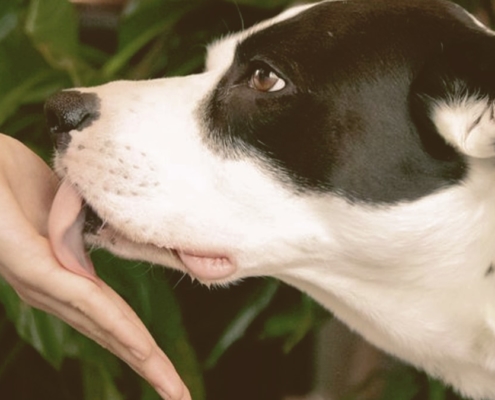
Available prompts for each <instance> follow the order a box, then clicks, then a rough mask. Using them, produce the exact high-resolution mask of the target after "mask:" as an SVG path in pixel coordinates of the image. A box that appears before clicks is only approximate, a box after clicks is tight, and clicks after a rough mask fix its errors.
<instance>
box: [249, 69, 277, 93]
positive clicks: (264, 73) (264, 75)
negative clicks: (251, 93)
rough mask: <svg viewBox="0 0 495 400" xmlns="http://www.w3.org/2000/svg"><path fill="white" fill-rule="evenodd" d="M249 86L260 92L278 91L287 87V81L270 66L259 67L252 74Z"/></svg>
mask: <svg viewBox="0 0 495 400" xmlns="http://www.w3.org/2000/svg"><path fill="white" fill-rule="evenodd" d="M249 86H250V87H252V88H253V89H255V90H258V91H260V92H277V91H279V90H282V89H283V88H284V87H285V81H284V80H283V79H281V78H280V77H279V76H278V75H277V74H276V73H275V72H273V71H272V70H270V69H268V68H258V69H256V71H254V74H253V75H252V76H251V79H250V80H249Z"/></svg>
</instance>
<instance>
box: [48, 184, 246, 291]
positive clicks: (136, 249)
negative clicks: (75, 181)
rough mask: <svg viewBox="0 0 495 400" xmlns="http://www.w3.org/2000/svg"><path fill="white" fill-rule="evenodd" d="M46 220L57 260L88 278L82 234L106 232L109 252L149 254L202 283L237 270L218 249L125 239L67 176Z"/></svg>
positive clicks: (226, 277) (134, 255)
mask: <svg viewBox="0 0 495 400" xmlns="http://www.w3.org/2000/svg"><path fill="white" fill-rule="evenodd" d="M48 221H49V222H48V235H49V240H50V244H51V247H52V250H53V253H54V254H55V256H56V258H57V260H58V261H59V262H60V264H62V266H64V267H65V268H66V269H68V270H70V271H72V272H74V273H77V274H79V275H83V276H86V277H88V278H91V279H94V277H95V270H94V266H93V264H92V262H91V259H90V257H89V255H88V253H87V251H86V246H85V241H84V236H92V237H99V238H101V237H102V236H106V237H107V240H106V242H108V245H103V247H107V248H108V249H109V250H110V251H112V252H115V253H123V254H122V255H123V256H124V257H126V258H133V259H147V258H150V257H146V255H148V256H149V255H151V259H147V261H151V262H154V263H159V264H164V265H166V266H170V267H174V268H176V269H179V270H182V271H183V272H187V273H189V274H190V275H192V276H193V277H195V278H197V279H198V280H200V281H202V282H205V283H210V282H222V281H225V280H231V278H232V276H233V275H234V274H235V272H236V270H237V268H236V265H235V264H234V263H233V262H232V258H231V257H229V256H227V255H225V252H222V251H212V250H205V249H200V250H198V249H189V248H188V247H187V245H185V246H182V245H181V246H177V247H175V248H173V247H167V246H161V245H156V244H153V243H141V242H136V241H134V240H132V239H129V238H128V237H127V236H126V235H125V233H123V232H120V231H118V230H117V229H115V228H113V227H112V226H111V224H110V223H109V222H107V221H105V220H104V219H103V218H101V217H100V216H99V214H98V212H97V211H96V210H95V209H94V208H93V207H92V206H90V205H89V204H87V203H86V201H85V200H84V199H83V197H82V196H81V195H80V194H79V193H78V191H77V190H76V188H75V187H74V186H73V185H72V184H70V183H69V182H68V181H67V180H64V181H62V183H61V185H60V187H59V189H58V191H57V193H56V195H55V198H54V200H53V204H52V208H51V211H50V216H49V220H48ZM104 231H105V232H106V235H103V232H104ZM117 238H118V240H116V239H117ZM103 241H105V240H103ZM115 242H119V243H120V246H118V247H119V248H113V247H114V246H115ZM122 249H126V250H124V251H122ZM129 249H130V252H129V251H128V250H129ZM114 250H116V251H114ZM163 260H166V261H163Z"/></svg>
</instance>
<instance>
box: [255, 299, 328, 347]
mask: <svg viewBox="0 0 495 400" xmlns="http://www.w3.org/2000/svg"><path fill="white" fill-rule="evenodd" d="M323 316H327V313H326V312H323V311H322V308H321V306H319V305H318V304H316V303H315V302H314V301H313V300H312V299H311V298H310V297H308V296H306V295H301V297H300V298H299V302H297V303H295V304H292V305H291V306H290V307H288V308H287V309H286V310H284V311H282V312H279V313H276V314H273V315H271V316H270V317H269V318H268V319H267V320H266V321H265V323H264V326H263V330H262V332H261V334H260V337H261V338H262V339H275V338H283V339H284V346H283V349H284V351H285V352H286V353H288V352H290V351H291V350H292V349H293V348H294V346H296V345H297V344H298V343H299V342H300V341H301V340H302V339H303V338H304V337H305V336H306V335H307V334H308V333H309V332H310V331H311V330H312V329H313V328H314V327H315V326H316V325H317V324H318V323H320V322H321V321H322V318H323Z"/></svg>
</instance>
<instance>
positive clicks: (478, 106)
mask: <svg viewBox="0 0 495 400" xmlns="http://www.w3.org/2000/svg"><path fill="white" fill-rule="evenodd" d="M431 118H432V121H433V122H434V124H435V125H436V127H437V129H438V132H439V133H440V135H442V136H443V137H444V139H445V140H446V141H447V142H448V143H450V144H451V145H453V146H454V147H456V148H457V149H458V150H459V151H461V152H462V153H464V154H466V155H468V156H471V157H477V158H488V157H495V103H494V102H493V101H491V100H489V99H488V98H480V97H476V96H466V97H464V98H463V99H459V100H451V101H450V102H445V100H441V101H437V102H436V104H435V105H434V107H433V110H432V115H431Z"/></svg>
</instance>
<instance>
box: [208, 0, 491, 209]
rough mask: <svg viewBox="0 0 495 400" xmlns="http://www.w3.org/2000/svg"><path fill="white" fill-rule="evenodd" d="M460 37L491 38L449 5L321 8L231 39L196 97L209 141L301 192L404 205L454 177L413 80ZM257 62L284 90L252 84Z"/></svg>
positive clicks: (365, 0) (461, 170)
mask: <svg viewBox="0 0 495 400" xmlns="http://www.w3.org/2000/svg"><path fill="white" fill-rule="evenodd" d="M467 36H469V37H474V36H476V37H481V36H487V35H485V34H484V33H483V31H482V29H481V28H479V27H478V26H477V25H476V24H475V23H474V22H473V21H472V19H471V18H470V17H469V16H468V15H467V14H465V13H464V12H463V11H462V10H461V9H460V8H459V7H457V6H455V5H454V4H452V3H449V2H445V1H418V0H412V1H396V2H390V1H382V0H375V1H369V0H353V1H345V2H340V1H337V2H329V3H322V4H320V5H317V6H315V7H313V8H310V9H309V10H307V11H304V12H302V13H300V14H299V15H297V16H295V17H293V18H291V19H288V20H286V21H282V22H280V23H278V24H275V25H273V26H271V27H269V28H266V29H264V30H262V31H260V32H257V33H255V34H253V35H252V36H250V37H248V38H247V39H246V40H244V41H242V42H241V43H240V44H239V45H238V46H237V49H236V53H235V59H234V62H233V63H232V65H231V67H230V68H229V70H228V71H227V72H226V74H225V75H224V77H223V78H222V79H221V81H220V82H219V84H218V86H217V88H216V89H215V90H214V92H213V93H212V95H211V96H210V98H209V99H208V101H207V103H206V104H204V105H203V111H206V125H207V133H206V134H205V142H206V143H207V145H208V146H209V147H210V148H212V149H213V150H214V151H216V152H217V153H218V154H220V155H221V156H223V157H239V156H242V157H245V156H249V157H256V158H260V159H262V160H263V161H264V162H265V163H267V164H268V166H269V168H270V169H272V170H273V169H275V170H276V171H278V172H277V173H278V175H279V176H280V177H281V179H283V180H289V181H290V182H291V183H292V187H293V188H295V189H296V190H297V191H307V190H310V191H316V192H334V193H339V194H341V195H343V196H345V197H346V198H348V199H349V200H351V201H365V202H372V203H394V202H399V201H404V200H406V201H407V200H409V201H410V200H414V199H417V198H421V197H423V196H425V195H428V194H430V193H433V192H435V191H437V190H439V189H441V188H443V187H447V186H449V185H453V184H456V183H458V182H459V181H460V180H462V179H463V178H464V176H465V174H466V163H465V160H464V158H463V157H462V156H461V155H460V154H458V153H457V152H456V151H455V150H454V149H453V148H452V147H451V146H449V145H448V144H447V143H446V142H445V141H444V140H443V138H442V137H441V136H440V135H439V134H438V133H437V132H436V129H435V128H434V126H432V124H431V122H430V120H429V118H428V106H427V105H425V104H424V102H425V101H427V100H425V99H427V96H421V95H422V91H423V90H425V87H424V85H416V80H417V79H418V78H421V79H424V77H423V75H422V72H423V70H425V69H427V66H428V62H429V61H430V60H431V59H432V58H434V56H435V55H436V54H438V53H439V52H442V49H443V46H444V45H445V44H449V45H454V44H455V42H456V41H459V40H461V39H462V40H465V38H466V37H467ZM473 44H476V41H474V42H473ZM494 50H495V48H494ZM260 66H261V67H263V68H270V69H271V70H273V71H274V72H275V73H276V74H277V75H279V76H280V77H282V78H283V79H284V80H285V81H286V83H287V84H286V87H285V88H284V89H282V90H281V91H278V92H273V93H271V92H258V91H256V90H254V89H252V88H251V87H250V86H249V85H248V82H249V79H250V77H251V75H252V74H253V72H254V71H255V70H256V69H257V68H259V67H260ZM437 78H438V79H441V75H438V74H437ZM432 79H433V80H434V79H435V77H433V78H432ZM425 82H426V80H425Z"/></svg>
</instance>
